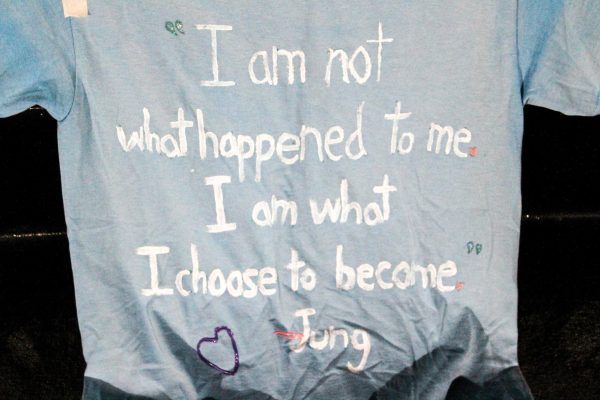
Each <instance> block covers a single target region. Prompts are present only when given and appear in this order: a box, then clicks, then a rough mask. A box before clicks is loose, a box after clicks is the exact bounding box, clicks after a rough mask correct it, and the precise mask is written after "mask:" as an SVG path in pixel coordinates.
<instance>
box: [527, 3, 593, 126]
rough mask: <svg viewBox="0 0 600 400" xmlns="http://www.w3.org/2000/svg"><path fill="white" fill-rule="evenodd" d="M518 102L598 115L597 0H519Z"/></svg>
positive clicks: (568, 111)
mask: <svg viewBox="0 0 600 400" xmlns="http://www.w3.org/2000/svg"><path fill="white" fill-rule="evenodd" d="M518 14H519V24H518V29H519V31H518V41H519V43H518V45H519V66H520V69H521V73H522V77H523V92H522V94H523V103H524V104H533V105H537V106H542V107H546V108H550V109H553V110H556V111H560V112H563V113H564V114H568V115H597V114H600V0H543V1H542V0H519V13H518Z"/></svg>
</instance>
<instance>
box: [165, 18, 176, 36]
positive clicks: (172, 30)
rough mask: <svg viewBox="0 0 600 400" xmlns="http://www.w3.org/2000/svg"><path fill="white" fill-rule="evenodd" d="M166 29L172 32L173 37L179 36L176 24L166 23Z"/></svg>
mask: <svg viewBox="0 0 600 400" xmlns="http://www.w3.org/2000/svg"><path fill="white" fill-rule="evenodd" d="M165 29H166V30H168V31H169V32H171V33H172V34H173V35H175V36H177V30H176V29H175V24H174V23H172V22H171V21H167V22H165Z"/></svg>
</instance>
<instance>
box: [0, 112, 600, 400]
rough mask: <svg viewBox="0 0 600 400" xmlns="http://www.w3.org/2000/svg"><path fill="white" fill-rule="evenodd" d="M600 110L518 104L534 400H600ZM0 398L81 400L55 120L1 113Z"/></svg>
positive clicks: (522, 281)
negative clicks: (585, 112) (579, 112)
mask: <svg viewBox="0 0 600 400" xmlns="http://www.w3.org/2000/svg"><path fill="white" fill-rule="evenodd" d="M599 148H600V117H595V118H583V117H567V116H564V115H562V114H560V113H556V112H553V111H549V110H545V109H542V108H536V107H529V106H528V107H526V109H525V136H524V143H523V180H522V190H523V220H522V224H521V250H520V259H519V332H520V335H519V359H520V364H521V369H522V371H523V374H524V375H525V378H526V379H527V381H528V383H529V385H530V387H531V390H532V392H533V394H534V395H535V396H536V398H538V399H561V400H562V399H600V372H599V369H600V290H598V285H599V284H600V279H599V277H600V272H599V271H600V263H599V262H598V258H597V257H598V255H597V253H596V252H595V250H598V249H599V247H600V242H598V239H599V235H598V233H599V232H600V195H599V193H598V192H599V190H598V186H599V185H598V182H599V180H598V178H599V174H598V172H599V168H598V167H599V162H598V154H599V151H598V150H599ZM0 185H1V189H0V399H71V398H73V399H79V398H81V392H82V384H83V371H84V368H85V363H84V360H83V356H82V352H81V343H80V340H81V339H80V336H79V329H78V326H77V317H76V312H75V299H74V289H73V278H72V273H71V266H70V262H69V255H68V243H67V237H66V234H65V224H64V215H63V210H62V198H61V193H60V175H59V169H58V154H57V144H56V123H55V121H54V120H53V119H52V118H51V117H50V116H49V115H48V113H47V112H46V111H44V110H42V109H39V108H37V109H35V108H34V109H31V110H28V111H26V112H24V113H22V114H19V115H17V116H14V117H11V118H7V119H0Z"/></svg>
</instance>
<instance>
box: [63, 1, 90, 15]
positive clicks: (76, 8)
mask: <svg viewBox="0 0 600 400" xmlns="http://www.w3.org/2000/svg"><path fill="white" fill-rule="evenodd" d="M62 4H63V10H64V13H65V18H67V17H75V18H85V17H87V16H88V5H87V0H62Z"/></svg>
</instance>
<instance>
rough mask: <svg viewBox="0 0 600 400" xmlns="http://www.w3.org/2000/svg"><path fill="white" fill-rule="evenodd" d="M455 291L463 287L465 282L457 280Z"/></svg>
mask: <svg viewBox="0 0 600 400" xmlns="http://www.w3.org/2000/svg"><path fill="white" fill-rule="evenodd" d="M455 288H456V290H457V291H461V290H463V289H464V288H465V283H464V282H457V283H456V286H455Z"/></svg>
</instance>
